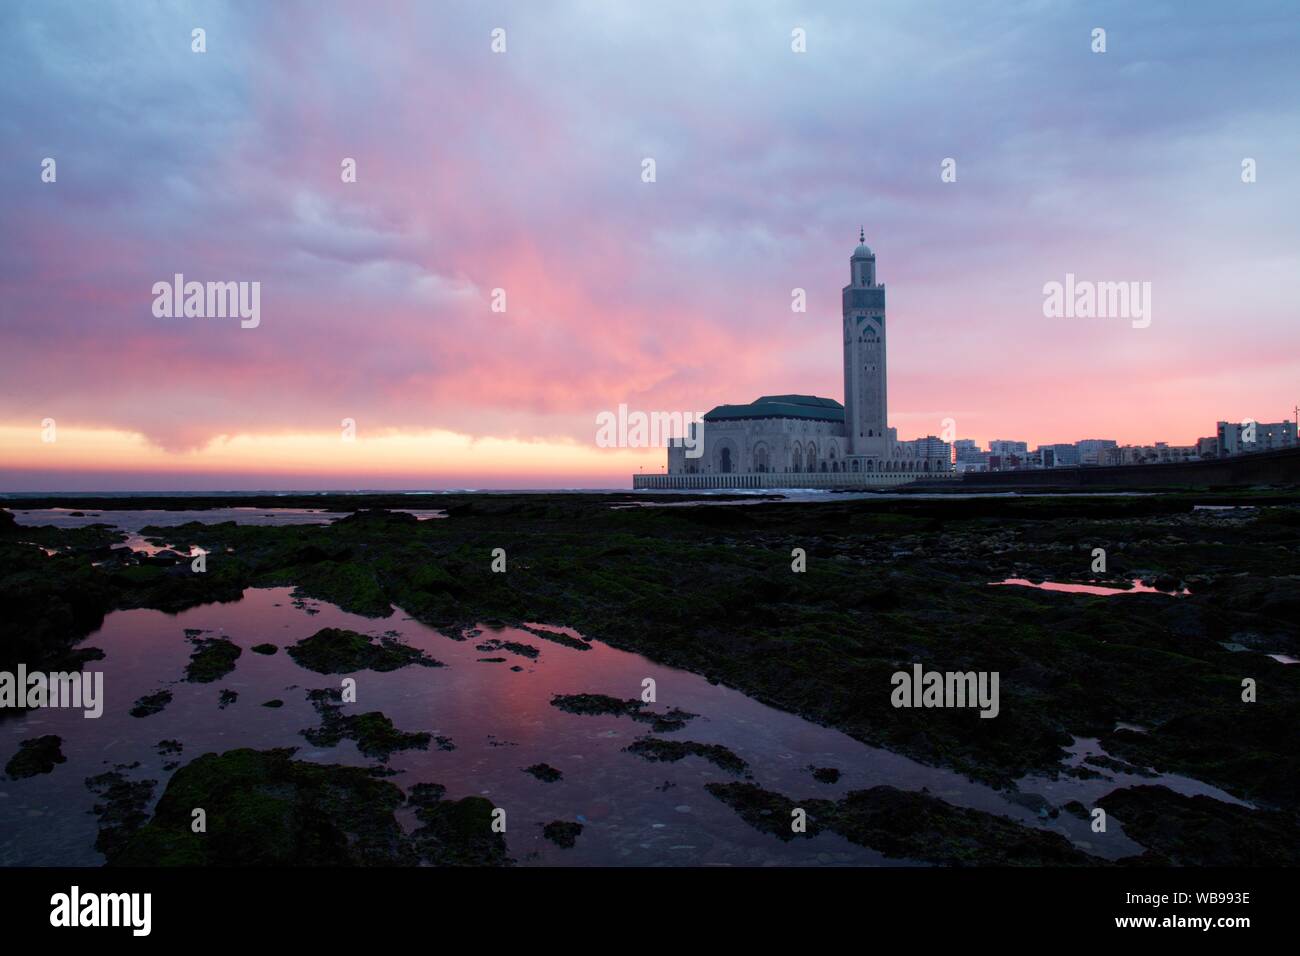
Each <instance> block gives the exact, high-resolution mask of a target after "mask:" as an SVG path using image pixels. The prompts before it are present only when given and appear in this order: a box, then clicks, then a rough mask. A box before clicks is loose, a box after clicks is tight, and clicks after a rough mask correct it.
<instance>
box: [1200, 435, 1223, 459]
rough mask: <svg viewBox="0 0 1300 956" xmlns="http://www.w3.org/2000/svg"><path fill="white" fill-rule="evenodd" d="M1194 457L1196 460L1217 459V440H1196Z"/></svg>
mask: <svg viewBox="0 0 1300 956" xmlns="http://www.w3.org/2000/svg"><path fill="white" fill-rule="evenodd" d="M1196 455H1197V457H1198V458H1218V457H1219V439H1218V438H1198V439H1196Z"/></svg>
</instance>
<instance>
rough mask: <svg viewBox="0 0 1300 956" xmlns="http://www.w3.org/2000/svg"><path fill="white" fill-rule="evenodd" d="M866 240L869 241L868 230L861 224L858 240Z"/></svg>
mask: <svg viewBox="0 0 1300 956" xmlns="http://www.w3.org/2000/svg"><path fill="white" fill-rule="evenodd" d="M866 241H867V231H866V230H865V229H863V228H862V227H861V226H859V227H858V242H866Z"/></svg>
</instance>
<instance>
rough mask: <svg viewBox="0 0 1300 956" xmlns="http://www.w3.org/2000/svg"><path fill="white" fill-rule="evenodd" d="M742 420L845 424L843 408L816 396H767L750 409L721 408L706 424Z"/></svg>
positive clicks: (731, 406) (828, 399)
mask: <svg viewBox="0 0 1300 956" xmlns="http://www.w3.org/2000/svg"><path fill="white" fill-rule="evenodd" d="M739 418H805V419H810V420H812V421H818V422H842V421H844V406H843V405H841V404H840V403H839V402H837V401H835V399H833V398H818V397H817V396H816V395H764V396H762V397H761V398H758V399H755V400H754V401H752V402H750V403H749V404H748V405H719V406H718V407H717V408H715V409H713V410H712V411H710V412H709V413H707V414H706V415H705V416H704V420H705V421H706V422H716V421H727V420H735V419H739Z"/></svg>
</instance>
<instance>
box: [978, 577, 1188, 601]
mask: <svg viewBox="0 0 1300 956" xmlns="http://www.w3.org/2000/svg"><path fill="white" fill-rule="evenodd" d="M1001 585H1015V586H1016V587H1022V588H1037V589H1038V590H1040V591H1064V592H1066V593H1067V594H1097V595H1101V596H1103V597H1109V596H1111V595H1115V594H1168V595H1171V596H1174V597H1181V596H1183V595H1186V594H1191V593H1192V592H1191V591H1188V590H1187V589H1186V588H1184V589H1183V590H1181V591H1162V590H1160V589H1159V588H1153V587H1150V586H1148V585H1145V584H1143V583H1142V582H1141V581H1140V580H1139V579H1137V578H1134V579H1133V582H1132V585H1133V586H1132V587H1128V588H1114V587H1105V586H1103V585H1099V584H1070V583H1068V582H1064V581H1042V582H1038V583H1035V582H1033V581H1030V580H1028V579H1026V578H1007V579H1006V580H1005V581H990V582H989V586H990V587H999V586H1001Z"/></svg>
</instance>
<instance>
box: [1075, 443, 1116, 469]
mask: <svg viewBox="0 0 1300 956" xmlns="http://www.w3.org/2000/svg"><path fill="white" fill-rule="evenodd" d="M1074 447H1075V449H1076V450H1077V451H1078V455H1079V464H1081V465H1100V464H1101V463H1102V452H1103V451H1104V450H1105V449H1107V448H1118V447H1119V443H1118V442H1115V441H1112V440H1111V439H1109V438H1085V439H1083V441H1078V442H1075V443H1074Z"/></svg>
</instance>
